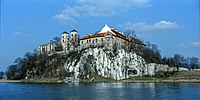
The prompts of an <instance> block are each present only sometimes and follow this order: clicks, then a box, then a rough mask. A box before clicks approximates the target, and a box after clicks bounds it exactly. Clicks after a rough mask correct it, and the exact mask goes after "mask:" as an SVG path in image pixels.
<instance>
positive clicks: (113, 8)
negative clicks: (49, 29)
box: [53, 0, 149, 24]
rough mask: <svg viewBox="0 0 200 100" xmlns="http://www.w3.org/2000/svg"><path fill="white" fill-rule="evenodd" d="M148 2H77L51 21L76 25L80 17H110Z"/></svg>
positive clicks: (130, 0)
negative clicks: (55, 20)
mask: <svg viewBox="0 0 200 100" xmlns="http://www.w3.org/2000/svg"><path fill="white" fill-rule="evenodd" d="M148 2H149V0H126V1H124V0H77V1H75V5H73V6H69V5H68V6H65V8H64V9H63V10H62V11H61V12H60V13H58V14H56V15H54V16H53V19H57V20H60V21H61V22H62V23H64V24H66V23H69V22H70V23H76V18H78V17H80V16H92V17H110V16H113V15H117V14H121V13H123V12H126V11H128V10H130V9H134V8H136V7H144V6H147V5H148Z"/></svg>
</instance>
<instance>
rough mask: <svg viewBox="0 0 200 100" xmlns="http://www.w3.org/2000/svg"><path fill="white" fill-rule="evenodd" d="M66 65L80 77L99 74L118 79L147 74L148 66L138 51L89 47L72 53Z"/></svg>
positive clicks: (67, 68)
mask: <svg viewBox="0 0 200 100" xmlns="http://www.w3.org/2000/svg"><path fill="white" fill-rule="evenodd" d="M64 67H65V69H66V71H67V72H72V73H73V77H74V78H76V79H79V77H81V76H84V75H89V74H93V73H96V74H97V75H100V76H103V77H106V78H113V79H116V80H120V79H125V78H129V77H131V76H142V75H147V72H148V67H147V64H146V62H145V61H144V59H143V58H142V57H141V56H139V55H137V54H136V53H131V52H130V53H128V52H125V50H123V49H120V50H116V51H113V52H111V51H109V50H105V49H103V48H89V49H86V50H82V51H80V52H77V53H74V54H73V55H70V56H69V58H68V60H67V61H66V62H65V64H64Z"/></svg>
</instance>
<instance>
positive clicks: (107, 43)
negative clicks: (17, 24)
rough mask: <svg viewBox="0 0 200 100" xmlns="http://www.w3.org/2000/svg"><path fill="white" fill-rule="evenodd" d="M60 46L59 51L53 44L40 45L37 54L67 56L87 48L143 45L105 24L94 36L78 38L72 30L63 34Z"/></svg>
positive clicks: (75, 31)
mask: <svg viewBox="0 0 200 100" xmlns="http://www.w3.org/2000/svg"><path fill="white" fill-rule="evenodd" d="M60 42H61V44H60V46H61V47H60V48H61V49H59V50H57V49H56V48H58V44H55V43H53V42H50V43H47V44H43V45H40V46H39V48H38V54H39V55H42V54H53V53H56V52H57V53H63V54H67V53H68V52H70V51H77V50H81V49H84V48H88V47H105V48H107V49H113V48H127V47H130V46H134V47H135V48H136V47H144V46H145V44H144V43H143V42H142V41H140V40H138V39H136V38H134V37H129V36H125V35H124V34H123V33H121V32H119V31H118V30H116V29H113V28H111V27H109V26H108V25H107V24H106V25H105V26H104V27H103V28H102V29H101V30H100V31H99V32H97V33H95V34H87V35H85V36H84V37H82V38H80V37H79V35H78V31H77V30H72V31H71V32H70V34H69V33H67V32H63V33H62V37H61V41H60Z"/></svg>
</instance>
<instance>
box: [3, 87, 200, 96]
mask: <svg viewBox="0 0 200 100" xmlns="http://www.w3.org/2000/svg"><path fill="white" fill-rule="evenodd" d="M199 90H200V84H198V83H190V84H185V83H93V84H91V83H90V84H24V83H0V99H1V100H13V99H14V100H43V99H44V100H80V99H81V100H94V99H95V100H105V99H106V100H107V99H109V100H110V99H111V100H176V99H187V100H195V99H196V100H198V99H199V98H200V92H199Z"/></svg>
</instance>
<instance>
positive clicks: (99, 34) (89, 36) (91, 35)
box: [80, 33, 106, 40]
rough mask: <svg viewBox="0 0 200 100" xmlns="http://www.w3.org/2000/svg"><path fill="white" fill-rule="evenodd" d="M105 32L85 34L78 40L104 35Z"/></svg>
mask: <svg viewBox="0 0 200 100" xmlns="http://www.w3.org/2000/svg"><path fill="white" fill-rule="evenodd" d="M105 34H106V33H97V34H90V35H85V36H84V37H83V38H81V39H80V40H85V39H89V38H95V37H104V36H105Z"/></svg>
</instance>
